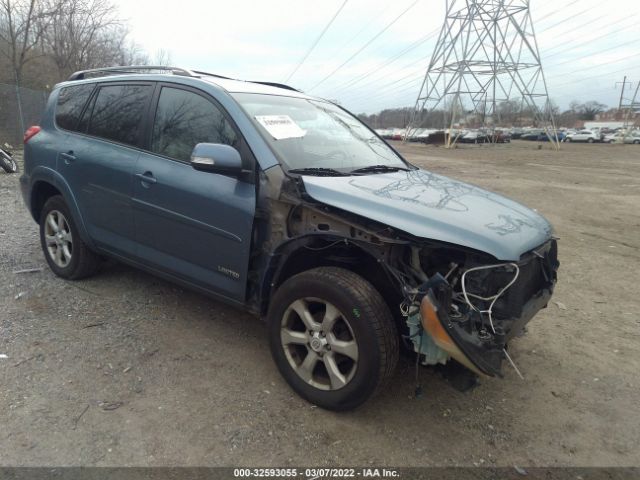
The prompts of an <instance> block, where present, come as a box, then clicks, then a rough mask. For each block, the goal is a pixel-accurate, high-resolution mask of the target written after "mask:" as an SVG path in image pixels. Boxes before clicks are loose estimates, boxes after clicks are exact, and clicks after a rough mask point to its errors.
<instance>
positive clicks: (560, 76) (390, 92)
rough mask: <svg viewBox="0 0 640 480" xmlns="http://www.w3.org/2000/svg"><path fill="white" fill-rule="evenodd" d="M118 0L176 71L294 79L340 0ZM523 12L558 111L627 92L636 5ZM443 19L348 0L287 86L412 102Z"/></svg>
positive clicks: (546, 3)
mask: <svg viewBox="0 0 640 480" xmlns="http://www.w3.org/2000/svg"><path fill="white" fill-rule="evenodd" d="M117 1H118V3H119V5H120V9H121V12H122V16H123V17H124V18H126V19H128V20H129V22H130V26H131V31H132V37H133V39H134V40H135V41H136V42H137V43H138V44H139V45H140V46H141V47H142V48H144V49H145V50H146V51H148V52H150V53H151V54H153V53H154V52H156V51H157V50H159V49H164V50H166V51H168V52H169V53H170V55H171V61H172V64H174V65H176V66H183V67H189V68H193V69H201V70H205V71H209V72H213V73H217V74H220V75H225V76H229V77H233V78H241V79H246V80H268V81H276V82H284V81H285V80H286V79H287V78H288V77H289V76H290V75H291V73H292V72H293V71H294V69H295V68H296V66H297V65H298V64H299V62H300V61H301V60H302V58H303V57H304V56H305V55H306V54H307V52H308V51H309V49H310V48H311V46H312V45H313V43H314V42H315V41H316V39H317V38H318V36H319V35H320V33H321V32H322V31H323V29H324V28H325V27H326V26H327V24H328V23H329V22H330V20H331V19H332V17H333V16H334V15H335V14H336V12H337V11H338V10H339V8H340V7H341V6H342V4H343V3H344V0H323V1H322V2H318V1H311V0H297V1H296V0H268V1H248V0H234V1H228V0H225V1H220V0H209V1H203V0H180V1H172V2H158V1H157V0H136V1H130V0H117ZM531 11H532V16H533V19H534V25H535V30H536V33H537V39H538V44H539V48H540V54H541V57H542V62H543V66H544V69H545V74H546V77H547V81H548V85H549V94H550V96H551V98H552V99H553V100H554V101H555V102H556V103H558V104H559V105H560V106H561V107H563V108H564V107H567V106H568V104H569V102H571V101H572V100H579V101H585V100H597V101H600V102H602V103H605V104H607V105H609V106H614V105H617V104H618V101H619V97H620V88H621V85H616V82H622V79H623V77H624V75H625V74H626V75H628V76H629V79H628V80H630V81H633V82H634V84H633V88H635V86H636V85H637V83H636V82H637V81H640V1H639V0H609V1H603V0H560V1H558V0H531ZM403 12H404V13H403ZM444 14H445V0H417V2H416V0H396V1H390V0H385V1H378V0H347V3H346V5H345V6H344V8H343V9H342V10H341V11H340V13H339V14H338V16H337V17H336V19H335V21H334V22H333V23H332V24H331V25H330V27H329V28H328V30H327V31H326V33H325V34H324V36H323V37H322V39H321V40H320V41H319V43H318V44H317V46H316V47H315V49H314V50H313V51H312V53H311V54H310V55H309V57H308V58H307V59H306V60H305V62H304V63H303V64H302V65H301V66H300V68H299V69H298V70H297V71H296V73H295V74H294V75H293V77H292V78H291V79H290V80H289V82H288V83H289V84H291V85H293V86H295V87H297V88H300V89H302V90H304V91H306V92H310V93H312V94H314V95H318V96H322V97H325V98H331V99H335V100H338V101H339V102H341V103H342V104H343V105H345V106H346V107H347V108H349V109H350V110H352V111H354V112H357V113H359V112H367V113H372V112H376V111H379V110H381V109H383V108H387V107H402V106H412V105H413V103H414V102H415V99H416V96H417V94H418V91H419V87H420V83H421V79H422V77H423V76H424V72H425V70H426V68H427V64H428V60H429V58H430V56H431V53H432V51H433V48H434V46H435V43H436V39H437V33H438V32H439V29H440V27H441V25H442V22H443V19H444ZM397 17H400V18H398V19H397V21H395V23H393V25H391V26H389V27H388V28H387V29H386V30H385V31H384V32H383V33H382V34H380V32H382V31H383V29H385V27H387V26H388V25H389V24H390V23H392V22H393V21H394V20H395V19H396V18H397ZM378 34H380V35H379V36H378V37H377V38H376V39H375V40H373V42H372V43H370V44H369V45H368V46H367V47H366V48H364V49H363V47H364V46H365V45H366V44H367V43H368V42H369V41H371V40H372V39H374V37H376V36H377V35H378ZM427 35H430V37H429V39H428V40H426V41H422V42H421V43H420V41H421V40H423V39H424V38H425V37H426V36H427ZM412 46H416V47H415V48H413V49H411V50H410V51H408V52H407V53H405V54H403V55H401V56H399V54H401V53H402V52H403V51H405V50H408V49H409V48H410V47H412ZM351 57H353V58H351ZM394 57H398V58H397V59H396V60H394V61H393V62H392V63H388V62H389V60H391V59H393V58H394ZM345 62H346V63H345ZM336 69H337V71H336ZM334 71H335V73H333V72H334ZM627 88H629V86H627Z"/></svg>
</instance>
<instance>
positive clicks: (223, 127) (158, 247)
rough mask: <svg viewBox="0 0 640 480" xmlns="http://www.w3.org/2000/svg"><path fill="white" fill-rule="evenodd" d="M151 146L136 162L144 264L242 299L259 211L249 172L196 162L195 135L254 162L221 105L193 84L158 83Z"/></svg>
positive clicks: (135, 189)
mask: <svg viewBox="0 0 640 480" xmlns="http://www.w3.org/2000/svg"><path fill="white" fill-rule="evenodd" d="M153 103H154V109H155V111H154V113H153V114H152V115H151V116H150V117H151V122H150V123H151V129H150V130H151V131H150V132H149V138H148V150H149V151H148V152H143V153H141V154H140V156H139V157H138V160H137V163H136V166H135V169H134V181H133V205H134V220H135V230H136V240H137V243H138V256H139V257H140V259H141V260H142V261H143V262H144V263H146V264H147V265H149V266H151V267H153V268H155V269H159V270H162V271H164V272H166V273H169V274H171V275H173V276H176V277H178V278H180V279H182V280H184V281H188V282H190V283H192V284H194V285H196V286H199V287H202V288H205V289H207V290H209V291H213V292H216V293H218V294H220V295H223V296H225V297H227V298H230V299H233V300H237V301H240V302H242V301H244V296H245V285H246V283H247V270H248V263H249V254H250V243H251V233H252V228H253V218H254V213H255V185H254V184H253V181H252V178H253V177H252V176H251V175H250V174H249V175H247V178H246V179H239V178H235V177H232V176H225V175H219V174H215V173H209V172H202V171H197V170H194V169H193V168H192V167H191V165H190V163H189V162H190V158H191V152H192V150H193V147H194V146H195V145H196V144H197V143H203V142H206V143H223V144H228V145H231V146H233V147H235V148H236V149H238V150H239V151H240V153H241V155H242V157H243V160H244V161H245V163H246V167H247V170H251V169H252V168H254V165H255V162H254V160H253V158H252V157H251V154H250V151H249V150H248V148H247V147H246V146H245V145H246V144H245V143H244V140H243V139H242V137H241V135H240V133H239V131H238V130H237V128H236V127H235V125H234V124H233V122H232V120H231V119H230V117H229V116H228V115H227V114H226V112H225V111H224V110H223V108H222V107H221V106H220V105H219V104H217V102H215V101H214V100H213V99H212V98H211V97H209V96H208V95H206V94H204V93H203V92H200V91H198V90H195V89H190V88H187V87H181V86H177V85H173V84H165V85H161V86H160V87H159V88H158V89H157V91H156V95H155V100H154V102H153Z"/></svg>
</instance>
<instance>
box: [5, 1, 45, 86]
mask: <svg viewBox="0 0 640 480" xmlns="http://www.w3.org/2000/svg"><path fill="white" fill-rule="evenodd" d="M51 13H52V12H51V11H50V10H48V9H47V8H46V6H45V5H44V4H43V3H42V2H41V1H38V0H13V1H12V0H0V46H1V51H0V54H2V55H3V56H4V57H5V58H7V59H8V61H9V64H10V66H11V68H12V69H13V75H14V77H15V80H16V84H17V85H20V83H21V80H22V75H23V72H24V67H25V65H26V64H27V63H28V62H30V61H32V60H33V59H34V58H35V57H36V56H37V55H34V54H33V53H34V52H35V51H36V47H37V45H38V44H39V42H40V40H41V38H42V35H43V33H44V31H45V29H46V28H47V25H48V21H49V18H50V17H51Z"/></svg>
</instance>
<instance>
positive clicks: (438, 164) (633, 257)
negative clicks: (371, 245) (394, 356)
mask: <svg viewBox="0 0 640 480" xmlns="http://www.w3.org/2000/svg"><path fill="white" fill-rule="evenodd" d="M398 147H399V148H400V149H401V150H402V151H403V152H405V153H406V154H407V157H408V158H409V159H410V160H411V161H413V162H415V163H416V164H419V165H421V166H423V167H426V168H428V169H431V170H433V171H436V172H439V173H443V174H445V175H449V176H453V177H456V178H459V179H463V180H466V181H469V182H472V183H475V184H478V185H480V186H483V187H487V188H489V189H492V190H496V191H498V192H501V193H504V194H507V195H508V196H511V197H514V198H515V199H518V200H520V201H522V202H523V203H525V204H527V205H529V206H531V207H533V208H536V209H538V210H539V211H540V212H542V213H543V214H544V215H545V216H546V217H547V218H549V220H551V221H552V223H553V224H554V225H555V226H556V229H557V233H558V235H559V236H560V238H561V241H560V260H561V271H560V282H559V284H558V288H557V290H556V295H555V297H554V299H553V300H554V302H553V303H551V304H550V305H549V308H548V309H546V310H544V311H542V312H541V313H540V314H539V315H538V316H537V317H536V318H535V319H534V320H533V322H532V323H531V324H530V327H529V333H528V335H526V336H524V337H522V338H519V339H516V340H515V341H514V343H513V345H512V350H511V351H512V356H513V358H514V360H515V362H516V363H517V364H518V366H519V368H520V369H521V370H522V372H523V373H524V376H525V380H521V379H520V378H518V376H517V375H516V374H515V372H514V371H513V370H512V369H511V368H509V367H508V366H506V368H505V369H506V378H505V379H503V380H484V381H483V382H482V385H481V386H480V387H478V388H476V389H474V390H472V391H470V392H467V393H460V392H458V391H456V390H454V389H452V388H451V387H450V386H449V385H448V384H447V383H446V382H445V381H444V380H443V379H442V378H441V377H440V376H439V374H437V373H436V372H434V371H433V370H431V369H426V368H424V369H422V370H421V381H422V383H423V387H424V395H423V396H421V397H418V398H414V395H413V393H414V381H413V375H414V371H413V368H412V365H411V364H410V362H409V361H408V360H406V359H405V360H402V361H401V362H400V367H399V369H398V371H397V375H396V377H395V380H394V382H393V383H392V384H391V385H390V386H389V388H388V389H387V390H386V391H385V392H384V393H383V394H382V395H381V396H379V397H377V398H376V399H374V400H373V401H371V402H369V403H368V404H366V405H365V406H364V407H363V408H361V409H359V410H357V411H355V412H351V413H345V414H335V413H330V412H326V411H322V410H320V409H318V408H314V407H313V406H311V405H309V404H308V403H306V402H305V401H303V400H301V399H300V398H298V397H297V396H296V395H295V394H293V393H292V391H291V390H290V389H289V388H288V386H287V385H286V384H285V383H284V381H283V380H282V379H281V378H280V376H279V374H278V372H277V371H276V368H275V366H274V364H273V363H272V361H271V358H270V355H269V351H268V348H267V343H266V329H265V326H264V325H263V324H262V323H261V322H260V321H259V320H257V319H254V318H252V317H250V316H249V315H246V314H244V313H241V312H238V311H236V310H234V309H232V308H229V307H227V306H225V305H222V304H219V303H216V302H214V301H212V300H210V299H208V298H206V297H203V296H201V295H198V294H195V293H192V292H188V291H184V290H182V289H180V288H177V287H174V286H173V285H171V284H168V283H166V282H164V281H161V280H158V279H157V278H154V277H152V276H150V275H147V274H145V273H141V272H138V271H135V270H132V269H130V268H128V267H124V266H122V265H118V264H113V265H108V266H107V267H106V268H105V269H104V271H103V272H102V273H101V274H100V275H98V276H96V277H94V278H92V279H90V280H86V281H83V282H77V283H72V282H65V281H62V280H60V279H58V278H56V277H54V275H53V274H52V273H51V272H50V271H49V270H48V269H47V268H46V266H45V261H44V258H43V256H42V253H41V251H40V247H39V243H38V236H37V226H36V224H35V223H34V222H33V221H32V220H31V218H30V217H29V215H28V213H27V212H26V210H25V208H24V207H23V206H22V200H21V198H20V197H19V193H18V176H17V175H11V176H10V175H5V174H4V173H0V202H1V204H2V218H1V219H0V241H1V244H2V249H1V251H0V353H2V354H6V355H7V356H8V358H5V359H0V426H1V427H0V445H1V447H0V464H2V465H79V464H84V465H140V466H142V465H201V466H202V465H234V466H237V465H265V466H266V465H273V466H286V465H309V464H311V465H336V464H339V465H369V464H376V465H394V466H421V465H499V466H510V465H530V466H556V465H577V466H590V465H607V466H613V465H625V466H631V465H638V464H639V461H640V447H639V445H640V402H639V396H638V392H639V391H640V376H639V372H640V315H639V313H638V307H639V305H640V302H639V301H638V296H639V294H640V288H639V287H638V268H639V267H640V146H634V145H626V146H618V145H566V146H564V147H563V150H562V151H561V152H559V153H558V152H554V151H552V150H550V149H549V147H548V146H544V147H543V148H542V150H538V149H537V147H538V146H537V144H535V143H525V142H514V143H513V144H512V145H500V146H497V147H486V146H481V147H476V146H469V147H466V148H459V149H455V150H446V149H444V148H436V147H427V146H423V145H407V146H402V145H398ZM29 267H45V268H43V270H42V271H39V272H35V273H24V274H15V273H13V272H14V271H15V270H19V269H24V268H29Z"/></svg>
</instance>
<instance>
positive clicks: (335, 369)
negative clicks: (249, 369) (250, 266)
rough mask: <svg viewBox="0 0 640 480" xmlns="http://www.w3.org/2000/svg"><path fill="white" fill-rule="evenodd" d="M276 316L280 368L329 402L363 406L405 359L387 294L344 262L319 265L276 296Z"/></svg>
mask: <svg viewBox="0 0 640 480" xmlns="http://www.w3.org/2000/svg"><path fill="white" fill-rule="evenodd" d="M268 322H269V341H270V345H271V353H272V355H273V358H274V360H275V362H276V365H277V366H278V369H279V370H280V373H281V374H282V376H283V377H284V378H285V380H286V381H287V382H288V383H289V385H290V386H291V387H292V388H293V389H294V390H295V391H296V392H297V393H298V394H299V395H300V396H302V397H303V398H305V399H306V400H308V401H309V402H311V403H314V404H316V405H318V406H320V407H323V408H327V409H330V410H349V409H352V408H355V407H357V406H359V405H361V404H362V403H364V402H365V401H366V400H367V399H368V398H369V397H371V396H372V395H374V394H375V393H376V392H377V391H378V390H379V389H380V387H381V386H382V385H383V384H384V383H385V382H386V381H387V380H388V379H389V377H390V376H391V374H392V373H393V370H394V368H395V365H396V363H397V360H398V334H397V331H396V328H395V325H394V323H393V318H392V316H391V313H390V312H389V308H388V307H387V305H386V303H385V302H384V300H383V299H382V297H381V295H380V293H378V291H377V290H376V289H375V288H374V287H373V286H372V285H371V284H370V283H369V282H367V281H366V280H364V279H363V278H362V277H360V276H359V275H356V274H355V273H353V272H350V271H348V270H344V269H342V268H336V267H321V268H316V269H313V270H309V271H306V272H303V273H300V274H298V275H295V276H294V277H292V278H290V279H289V280H287V281H286V282H285V283H284V284H283V285H282V286H281V287H280V288H279V289H278V290H277V292H276V294H275V295H274V297H273V299H272V301H271V306H270V308H269V314H268Z"/></svg>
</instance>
